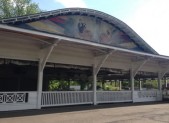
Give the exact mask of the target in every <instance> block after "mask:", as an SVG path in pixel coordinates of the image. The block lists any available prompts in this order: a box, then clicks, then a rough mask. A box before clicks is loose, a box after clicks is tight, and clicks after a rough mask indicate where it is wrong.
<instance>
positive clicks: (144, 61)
mask: <svg viewBox="0 0 169 123" xmlns="http://www.w3.org/2000/svg"><path fill="white" fill-rule="evenodd" d="M149 60H150V58H147V59H145V60H143V61H141V63H140V64H139V65H138V66H137V68H136V69H134V70H133V76H134V77H135V76H136V74H137V72H138V71H139V70H140V69H141V68H142V67H143V66H144V65H145V64H146V63H147V62H148V61H149Z"/></svg>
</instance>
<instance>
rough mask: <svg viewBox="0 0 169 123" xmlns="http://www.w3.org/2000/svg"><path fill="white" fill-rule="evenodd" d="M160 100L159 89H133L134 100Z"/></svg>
mask: <svg viewBox="0 0 169 123" xmlns="http://www.w3.org/2000/svg"><path fill="white" fill-rule="evenodd" d="M160 100H162V93H161V92H160V91H159V90H145V91H134V100H133V101H134V102H146V101H160Z"/></svg>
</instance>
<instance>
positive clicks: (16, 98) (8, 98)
mask: <svg viewBox="0 0 169 123" xmlns="http://www.w3.org/2000/svg"><path fill="white" fill-rule="evenodd" d="M36 105H37V92H0V111H10V110H23V109H35V108H36Z"/></svg>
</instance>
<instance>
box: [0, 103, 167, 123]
mask: <svg viewBox="0 0 169 123" xmlns="http://www.w3.org/2000/svg"><path fill="white" fill-rule="evenodd" d="M0 123H169V102H167V103H144V104H143V103H141V104H140V103H139V104H131V103H127V104H108V105H98V106H95V107H94V106H73V107H59V108H50V109H49V108H48V109H42V110H27V111H13V112H0Z"/></svg>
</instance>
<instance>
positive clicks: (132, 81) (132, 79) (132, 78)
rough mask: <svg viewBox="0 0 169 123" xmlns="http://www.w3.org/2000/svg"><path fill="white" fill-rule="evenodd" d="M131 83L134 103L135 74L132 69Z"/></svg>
mask: <svg viewBox="0 0 169 123" xmlns="http://www.w3.org/2000/svg"><path fill="white" fill-rule="evenodd" d="M130 82H131V93H132V100H133V102H134V74H133V69H132V68H131V69H130Z"/></svg>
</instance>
